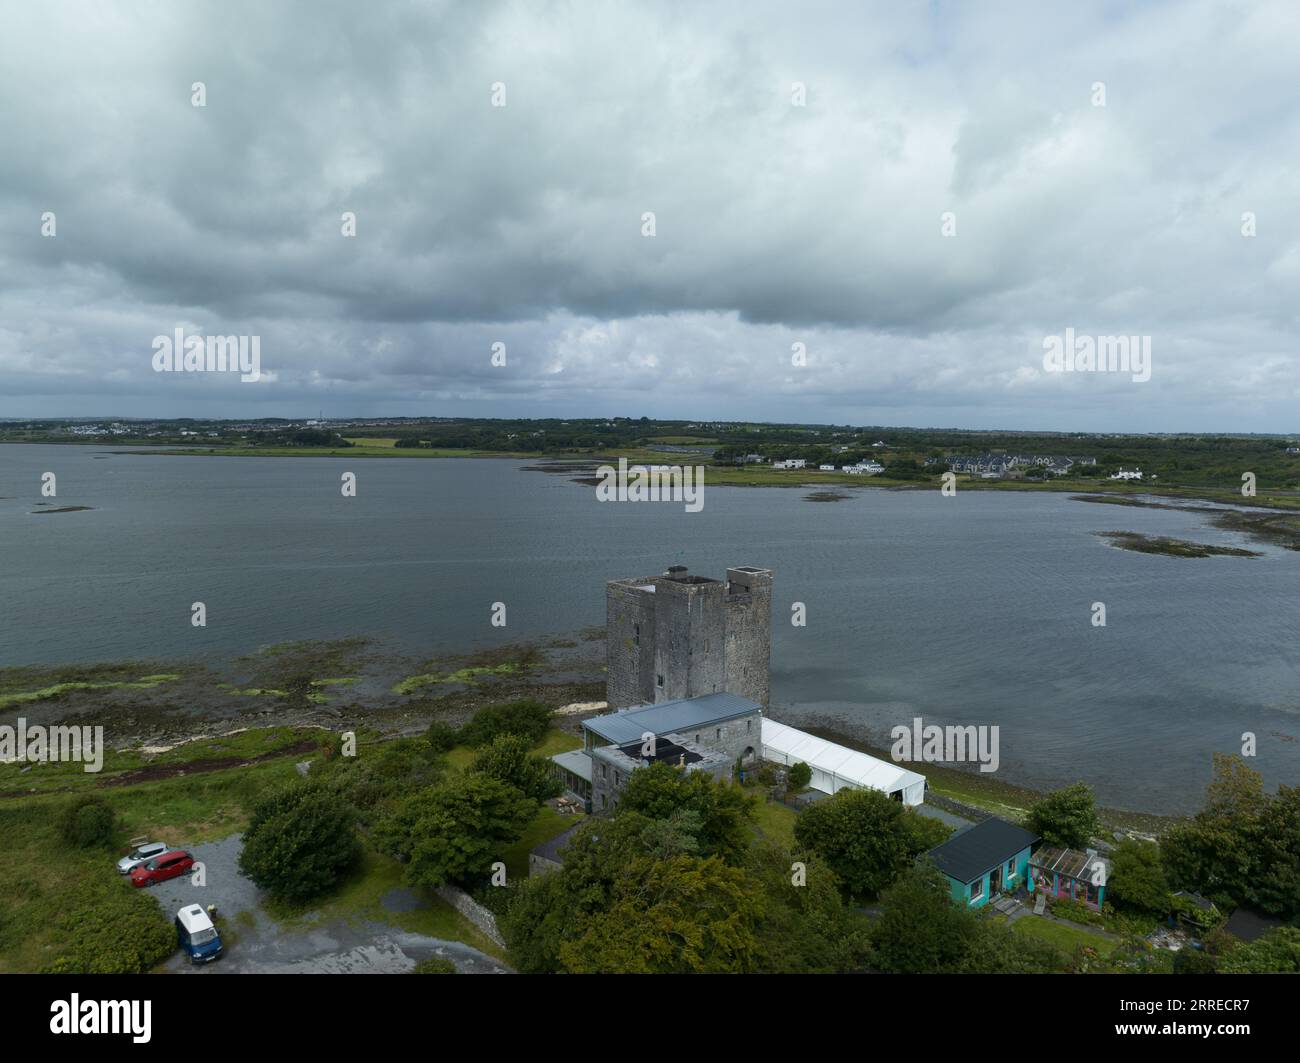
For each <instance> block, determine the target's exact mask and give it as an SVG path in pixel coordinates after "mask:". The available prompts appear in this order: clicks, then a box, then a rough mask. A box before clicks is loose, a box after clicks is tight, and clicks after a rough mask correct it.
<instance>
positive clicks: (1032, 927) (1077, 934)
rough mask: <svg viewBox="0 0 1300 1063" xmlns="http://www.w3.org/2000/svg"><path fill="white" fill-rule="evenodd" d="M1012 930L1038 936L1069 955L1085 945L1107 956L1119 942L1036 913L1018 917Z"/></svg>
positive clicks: (1026, 935) (1012, 925) (1028, 935)
mask: <svg viewBox="0 0 1300 1063" xmlns="http://www.w3.org/2000/svg"><path fill="white" fill-rule="evenodd" d="M1011 930H1012V932H1013V933H1016V934H1022V935H1024V936H1025V937H1034V938H1038V939H1039V940H1040V941H1046V942H1047V943H1048V944H1050V945H1055V946H1056V947H1057V948H1058V949H1060V950H1061V951H1062V952H1064V953H1065V954H1066V955H1067V956H1071V955H1073V954H1074V951H1075V950H1076V949H1078V948H1084V947H1086V948H1093V949H1096V950H1097V952H1098V953H1099V954H1100V955H1102V956H1107V955H1109V954H1110V953H1111V952H1113V951H1114V950H1115V947H1116V945H1118V944H1119V942H1118V941H1116V940H1114V939H1113V938H1108V937H1102V935H1100V934H1090V933H1088V931H1086V930H1082V929H1078V928H1076V927H1073V926H1066V925H1065V924H1063V923H1054V922H1052V921H1051V920H1050V919H1042V918H1040V917H1038V916H1036V915H1027V916H1025V917H1024V918H1022V919H1018V920H1017V921H1016V922H1014V923H1012V924H1011Z"/></svg>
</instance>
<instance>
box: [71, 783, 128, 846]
mask: <svg viewBox="0 0 1300 1063" xmlns="http://www.w3.org/2000/svg"><path fill="white" fill-rule="evenodd" d="M116 823H117V816H116V814H115V813H114V812H113V806H112V805H110V804H109V803H108V802H107V801H105V800H104V799H103V798H102V797H100V796H98V795H97V794H83V795H82V796H80V797H74V798H73V799H72V800H71V801H70V802H69V803H68V804H67V805H65V806H64V808H63V811H62V812H61V813H60V816H59V833H60V834H61V835H62V836H63V840H64V841H66V842H67V843H68V844H69V845H75V846H77V847H78V848H81V849H89V848H92V847H96V846H107V845H108V844H110V843H111V842H112V840H113V828H114V826H115V825H116Z"/></svg>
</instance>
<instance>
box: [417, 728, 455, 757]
mask: <svg viewBox="0 0 1300 1063" xmlns="http://www.w3.org/2000/svg"><path fill="white" fill-rule="evenodd" d="M424 740H425V741H426V742H428V743H429V748H430V749H432V750H433V751H434V752H435V753H446V752H448V751H449V750H451V749H452V748H454V747H455V745H456V743H457V742H458V741H459V738H458V736H457V734H456V728H454V727H452V725H451V724H449V723H444V722H443V721H442V720H434V721H433V723H431V724H429V729H428V730H427V731H425V732H424Z"/></svg>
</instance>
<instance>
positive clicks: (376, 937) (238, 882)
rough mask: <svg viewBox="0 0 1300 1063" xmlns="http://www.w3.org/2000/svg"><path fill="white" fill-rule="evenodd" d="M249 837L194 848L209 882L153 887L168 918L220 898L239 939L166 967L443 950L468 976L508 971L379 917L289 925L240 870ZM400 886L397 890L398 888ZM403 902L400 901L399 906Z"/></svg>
mask: <svg viewBox="0 0 1300 1063" xmlns="http://www.w3.org/2000/svg"><path fill="white" fill-rule="evenodd" d="M241 844H242V843H241V836H240V835H238V834H235V835H231V836H230V837H229V838H223V839H222V840H221V841H219V842H211V843H209V844H207V845H193V846H190V847H189V850H190V852H192V853H193V854H194V859H195V860H198V861H201V862H202V863H203V865H204V868H205V872H206V880H207V884H206V885H204V886H195V885H193V884H192V883H191V881H190V878H189V876H184V877H182V878H176V879H172V880H171V881H169V882H163V883H160V884H159V885H157V886H153V887H150V889H149V892H150V893H151V894H152V895H153V897H154V898H155V899H156V900H157V901H158V903H159V904H160V905H162V908H163V911H164V912H166V914H167V917H168V919H173V918H175V916H176V912H177V911H178V910H179V909H181V908H184V907H185V906H186V905H189V904H201V905H203V906H204V907H205V908H206V907H208V906H209V905H212V904H215V905H216V906H217V911H218V912H219V913H220V915H221V916H222V917H224V919H225V925H226V926H227V927H229V928H231V934H232V936H233V938H234V940H233V941H232V942H231V944H230V945H228V946H227V948H226V951H225V954H224V955H223V956H222V957H221V959H219V960H217V961H216V962H215V963H210V964H205V965H202V966H194V965H193V964H191V963H190V962H189V960H188V959H187V958H186V956H185V954H184V953H183V952H181V951H180V950H179V949H178V950H177V951H176V952H175V953H173V954H172V956H171V957H170V958H169V959H168V960H167V961H166V963H165V964H164V965H163V966H164V969H165V970H167V971H170V972H176V973H193V974H209V973H210V974H404V973H406V972H408V971H410V970H411V968H413V967H414V966H415V965H416V964H417V963H418V962H420V961H421V960H427V959H430V958H432V957H434V956H443V957H446V958H447V959H449V960H451V962H452V963H454V964H455V965H456V970H457V971H458V972H459V973H461V974H507V973H509V969H508V968H507V967H506V966H505V965H504V964H502V963H501V961H500V960H497V959H495V958H493V957H492V956H488V955H486V954H485V953H482V952H479V951H478V950H477V949H474V948H471V947H470V946H468V945H463V944H461V943H460V942H459V941H443V940H441V939H440V938H431V937H426V936H425V935H423V934H413V933H410V932H408V931H405V930H401V929H399V928H397V927H392V926H389V925H387V924H386V923H381V922H377V921H375V920H361V921H351V920H342V919H339V920H333V921H331V922H328V923H316V924H314V925H310V926H308V927H306V928H303V929H298V928H293V929H284V928H282V927H281V926H280V925H279V924H278V923H276V921H275V920H274V919H272V918H271V917H270V916H269V915H268V914H267V913H266V911H265V909H264V908H263V907H262V899H263V895H262V892H261V890H259V889H258V888H257V887H256V886H255V885H253V883H252V882H251V881H249V880H248V879H247V878H245V877H244V876H243V875H241V874H240V873H239V866H238V860H239V851H240V848H241ZM128 888H129V887H128ZM395 892H396V891H395ZM402 893H403V896H402V897H400V898H394V899H393V900H394V902H395V904H394V905H392V906H390V905H389V904H388V903H387V901H388V898H385V907H386V908H390V910H404V909H405V908H408V907H409V906H410V903H411V902H412V901H414V903H419V902H418V900H415V899H414V895H411V897H410V898H407V897H406V896H405V891H402ZM398 905H400V907H398Z"/></svg>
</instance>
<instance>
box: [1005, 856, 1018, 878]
mask: <svg viewBox="0 0 1300 1063" xmlns="http://www.w3.org/2000/svg"><path fill="white" fill-rule="evenodd" d="M1015 873H1016V862H1015V860H1014V859H1012V860H1008V861H1007V877H1011V876H1013V875H1014V874H1015Z"/></svg>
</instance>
